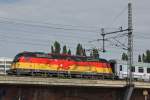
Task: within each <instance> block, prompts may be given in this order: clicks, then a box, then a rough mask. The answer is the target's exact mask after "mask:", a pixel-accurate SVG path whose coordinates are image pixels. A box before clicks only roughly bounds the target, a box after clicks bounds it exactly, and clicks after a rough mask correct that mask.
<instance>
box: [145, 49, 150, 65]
mask: <svg viewBox="0 0 150 100" xmlns="http://www.w3.org/2000/svg"><path fill="white" fill-rule="evenodd" d="M146 62H147V63H150V50H146Z"/></svg>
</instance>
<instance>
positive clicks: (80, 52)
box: [76, 44, 86, 56]
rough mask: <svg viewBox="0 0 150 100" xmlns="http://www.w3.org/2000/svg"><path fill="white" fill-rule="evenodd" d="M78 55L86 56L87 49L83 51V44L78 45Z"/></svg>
mask: <svg viewBox="0 0 150 100" xmlns="http://www.w3.org/2000/svg"><path fill="white" fill-rule="evenodd" d="M76 55H77V56H86V52H85V49H83V47H82V45H81V44H78V45H77V48H76Z"/></svg>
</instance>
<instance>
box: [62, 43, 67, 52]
mask: <svg viewBox="0 0 150 100" xmlns="http://www.w3.org/2000/svg"><path fill="white" fill-rule="evenodd" d="M62 53H63V54H67V47H66V45H64V46H63V52H62Z"/></svg>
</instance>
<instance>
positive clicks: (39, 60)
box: [7, 52, 150, 81]
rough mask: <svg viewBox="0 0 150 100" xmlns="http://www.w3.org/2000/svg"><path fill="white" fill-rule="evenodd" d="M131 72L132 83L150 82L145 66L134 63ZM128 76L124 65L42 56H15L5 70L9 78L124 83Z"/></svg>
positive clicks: (149, 71) (24, 53)
mask: <svg viewBox="0 0 150 100" xmlns="http://www.w3.org/2000/svg"><path fill="white" fill-rule="evenodd" d="M131 71H132V75H133V79H134V80H144V81H150V64H149V63H141V62H140V63H135V64H134V65H133V66H132V68H131ZM128 72H129V70H128V64H127V61H120V60H110V61H107V60H105V59H101V58H93V57H90V56H74V55H66V54H53V53H52V54H49V53H42V52H21V53H19V54H17V55H16V56H15V58H14V60H13V62H12V64H11V68H10V69H9V70H7V74H9V75H30V76H31V75H32V76H50V77H66V78H90V79H93V78H94V79H95V78H96V79H127V77H128Z"/></svg>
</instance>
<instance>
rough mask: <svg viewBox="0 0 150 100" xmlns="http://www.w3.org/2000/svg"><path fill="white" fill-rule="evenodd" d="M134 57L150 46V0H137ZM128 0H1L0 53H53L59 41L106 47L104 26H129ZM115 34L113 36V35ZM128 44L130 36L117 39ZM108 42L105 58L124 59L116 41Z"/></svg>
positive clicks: (134, 4) (134, 26)
mask: <svg viewBox="0 0 150 100" xmlns="http://www.w3.org/2000/svg"><path fill="white" fill-rule="evenodd" d="M132 4H133V5H132V6H133V28H134V57H135V58H136V57H137V55H138V54H139V53H143V52H145V50H146V49H150V46H149V42H150V36H149V32H150V28H149V26H150V11H149V9H150V1H149V0H133V1H132ZM127 5H128V0H0V56H1V57H14V56H15V55H16V54H17V53H19V52H22V51H43V52H50V46H51V45H52V44H53V43H54V41H55V40H57V41H59V42H60V43H61V45H62V46H63V45H67V47H68V48H70V49H71V50H72V52H74V51H75V48H76V45H77V44H78V43H81V44H82V45H83V47H85V48H86V49H91V48H102V42H101V41H100V42H96V41H95V42H92V43H89V41H92V40H95V39H100V38H102V37H101V35H100V34H101V28H105V31H106V32H110V31H117V30H118V29H119V27H120V26H122V27H123V29H126V28H127V24H128V22H127V21H128V20H127V12H128V11H127ZM120 34H121V33H120ZM112 36H113V35H112ZM117 40H119V41H121V42H122V43H124V44H126V45H127V37H122V38H117ZM110 41H111V42H106V50H107V52H106V53H104V54H102V53H100V54H101V57H102V58H107V59H110V58H115V59H116V58H120V56H121V53H122V52H126V51H124V50H122V49H121V48H117V47H116V46H114V45H115V44H116V41H115V40H110Z"/></svg>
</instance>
